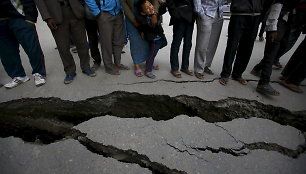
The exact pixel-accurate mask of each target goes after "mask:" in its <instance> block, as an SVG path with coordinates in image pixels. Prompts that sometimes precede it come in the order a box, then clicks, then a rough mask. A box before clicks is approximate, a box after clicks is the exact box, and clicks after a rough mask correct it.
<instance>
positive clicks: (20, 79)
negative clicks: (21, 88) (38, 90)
mask: <svg viewBox="0 0 306 174" xmlns="http://www.w3.org/2000/svg"><path fill="white" fill-rule="evenodd" d="M29 80H30V78H29V77H28V76H24V77H14V78H13V80H12V81H11V82H9V83H7V84H5V85H4V87H6V88H8V89H11V88H14V87H16V86H18V85H19V84H21V83H24V82H27V81H29Z"/></svg>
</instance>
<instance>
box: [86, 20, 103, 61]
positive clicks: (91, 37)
mask: <svg viewBox="0 0 306 174" xmlns="http://www.w3.org/2000/svg"><path fill="white" fill-rule="evenodd" d="M85 28H86V31H87V37H88V43H89V48H90V54H91V57H92V58H93V59H94V64H95V65H98V66H100V65H101V61H102V60H101V53H100V50H99V37H98V33H99V29H98V24H97V21H95V20H90V19H85Z"/></svg>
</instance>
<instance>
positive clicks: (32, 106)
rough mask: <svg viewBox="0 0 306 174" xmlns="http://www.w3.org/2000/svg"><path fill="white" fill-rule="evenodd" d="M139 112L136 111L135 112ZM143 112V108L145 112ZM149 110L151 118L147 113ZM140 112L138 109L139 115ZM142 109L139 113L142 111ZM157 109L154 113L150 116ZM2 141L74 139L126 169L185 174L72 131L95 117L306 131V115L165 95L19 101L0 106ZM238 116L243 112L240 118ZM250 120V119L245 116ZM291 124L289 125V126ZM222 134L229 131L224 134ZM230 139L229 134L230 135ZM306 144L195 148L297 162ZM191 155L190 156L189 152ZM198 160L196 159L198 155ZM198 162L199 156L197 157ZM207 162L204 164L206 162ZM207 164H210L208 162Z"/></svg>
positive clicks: (250, 103)
mask: <svg viewBox="0 0 306 174" xmlns="http://www.w3.org/2000/svg"><path fill="white" fill-rule="evenodd" d="M144 101H146V102H148V101H150V103H153V104H154V106H152V105H150V106H146V105H145V104H144V103H145V102H144ZM134 105H135V106H136V107H135V106H134ZM139 106H141V107H145V108H141V107H139ZM147 107H150V109H151V110H150V112H149V113H147V112H144V111H145V110H147V109H146V108H147ZM137 108H138V109H137ZM140 108H141V109H140ZM152 108H155V110H152ZM0 110H1V111H2V112H1V114H0V137H8V136H15V137H19V138H22V139H23V140H24V141H26V142H34V143H35V144H41V145H43V144H49V143H53V142H56V141H62V140H65V139H67V138H72V139H75V140H77V141H79V142H80V143H81V144H82V145H84V146H85V147H86V148H87V149H88V150H90V151H91V152H93V153H96V154H99V155H103V156H105V157H111V158H114V159H116V160H118V161H121V162H125V163H135V164H138V165H140V166H141V167H144V168H148V169H149V170H151V171H152V173H186V172H184V171H179V170H176V169H169V168H168V167H167V166H165V165H163V164H160V163H157V162H152V161H150V159H149V158H148V157H147V156H145V155H142V154H138V152H136V151H133V150H122V149H118V148H116V147H113V146H106V145H103V144H102V143H99V142H94V141H92V140H90V139H88V138H87V137H86V134H85V133H82V132H80V131H79V130H75V129H73V126H74V125H76V124H79V123H81V122H84V121H87V120H89V119H91V118H94V117H99V116H104V115H114V116H117V117H121V118H141V117H151V118H152V119H154V120H157V121H158V120H169V119H172V118H174V117H176V116H177V115H188V116H197V117H200V118H202V119H203V120H205V121H207V122H210V123H215V125H216V126H218V127H220V128H223V127H222V126H220V125H218V124H216V122H227V121H231V120H233V119H236V118H251V117H259V118H266V119H269V120H272V121H275V122H278V123H280V124H284V125H291V126H293V127H295V128H297V129H299V128H300V130H302V131H305V125H306V124H305V123H306V113H305V111H300V112H290V111H289V110H286V109H283V108H279V107H274V106H271V105H264V104H261V103H259V102H257V101H250V100H245V99H237V98H228V99H223V100H220V101H216V102H210V101H205V100H202V99H200V98H197V97H190V96H185V95H182V96H177V97H169V96H162V95H142V94H138V93H128V92H121V91H118V92H113V93H111V94H109V95H106V96H101V97H94V98H91V99H87V100H84V101H78V102H72V101H65V100H61V99H58V98H36V99H19V100H14V101H9V102H5V103H0ZM238 110H240V111H239V112H237V111H238ZM247 115H250V116H247ZM287 121H288V122H287ZM223 129H224V131H227V130H226V129H225V128H223ZM227 133H228V134H229V135H230V132H228V131H227ZM303 134H304V137H305V144H303V145H300V146H298V147H297V149H296V150H291V149H288V148H285V147H282V146H280V145H277V144H273V143H265V142H256V143H251V144H246V143H243V142H241V141H240V140H237V139H235V137H234V136H232V135H231V137H232V138H234V139H235V141H236V142H237V143H238V142H241V143H242V144H243V146H242V147H240V148H238V149H229V148H224V147H220V148H212V147H204V148H203V147H192V146H190V145H186V147H189V148H191V149H194V150H196V151H207V150H208V151H210V152H212V153H226V154H230V155H233V156H236V157H239V156H244V155H247V154H248V153H246V152H244V151H243V150H246V149H247V150H249V151H252V150H258V149H262V150H267V151H275V152H278V153H281V154H283V155H286V156H288V157H291V158H298V157H299V155H300V154H302V153H304V152H305V150H306V136H305V132H303ZM167 144H168V145H169V146H170V147H172V148H175V149H176V150H178V151H179V152H182V153H184V152H185V151H180V150H179V149H178V148H176V147H175V146H171V144H169V143H167ZM188 154H190V155H192V153H190V152H189V151H188ZM196 156H197V155H196ZM197 157H199V156H197ZM202 160H205V159H202ZM205 161H207V160H205Z"/></svg>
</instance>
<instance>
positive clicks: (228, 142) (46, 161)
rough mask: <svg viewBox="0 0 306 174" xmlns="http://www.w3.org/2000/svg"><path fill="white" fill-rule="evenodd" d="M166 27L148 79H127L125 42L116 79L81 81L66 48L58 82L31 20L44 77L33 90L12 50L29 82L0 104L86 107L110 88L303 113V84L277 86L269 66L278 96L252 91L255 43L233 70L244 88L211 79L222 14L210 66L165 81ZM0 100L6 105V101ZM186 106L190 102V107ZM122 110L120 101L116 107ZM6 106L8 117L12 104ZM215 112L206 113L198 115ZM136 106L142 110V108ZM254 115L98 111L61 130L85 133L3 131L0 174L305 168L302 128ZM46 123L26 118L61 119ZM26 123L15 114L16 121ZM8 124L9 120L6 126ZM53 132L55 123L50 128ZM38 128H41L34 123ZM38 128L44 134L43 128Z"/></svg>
mask: <svg viewBox="0 0 306 174" xmlns="http://www.w3.org/2000/svg"><path fill="white" fill-rule="evenodd" d="M168 24H169V16H168V15H167V14H166V15H165V16H164V24H163V27H164V30H165V34H166V37H167V39H168V45H167V46H166V47H165V48H164V49H162V50H160V52H159V53H158V55H157V57H156V63H158V65H159V67H160V69H159V70H158V71H154V73H155V74H156V76H157V77H156V79H154V80H152V79H149V78H147V77H145V76H144V77H140V78H139V77H136V76H135V75H134V72H133V62H132V59H131V56H130V53H129V45H127V46H126V47H125V48H124V51H126V53H124V54H122V63H123V64H125V65H128V66H129V67H130V68H131V70H127V71H121V75H119V76H114V75H109V74H106V73H105V71H104V67H103V66H102V67H101V68H100V69H98V70H97V71H96V72H97V76H96V77H87V76H86V75H84V74H82V72H81V69H80V67H79V61H78V57H77V54H73V55H74V58H75V61H76V64H77V76H76V78H75V80H74V81H73V82H72V83H71V84H69V85H65V84H64V83H63V80H64V77H65V73H64V71H63V66H62V63H61V60H60V57H59V54H58V51H57V50H56V49H55V47H56V45H55V42H54V40H53V38H52V35H51V32H50V31H49V29H48V28H47V25H46V24H45V23H44V22H42V21H41V19H40V21H39V22H38V24H37V26H36V27H37V31H38V33H39V38H40V42H41V45H42V48H43V51H44V54H45V60H46V68H47V83H46V84H45V85H43V86H41V87H35V85H34V80H33V77H32V76H31V67H30V64H29V61H28V58H27V56H26V54H25V53H24V51H23V50H22V49H21V51H20V54H21V57H22V62H23V65H24V68H25V70H26V73H27V75H28V76H30V78H31V80H30V81H29V82H26V83H24V84H21V85H20V86H18V87H16V88H14V89H5V88H4V87H2V88H0V102H1V103H3V102H8V101H12V100H17V102H18V99H23V98H38V97H43V98H47V97H56V98H60V99H62V100H69V101H73V102H78V101H81V100H85V103H86V99H89V98H92V97H98V96H105V95H108V94H110V93H112V92H115V91H126V92H136V93H139V94H141V95H165V96H169V97H176V96H180V95H186V96H191V97H197V98H199V99H201V100H205V101H219V100H222V99H227V98H229V97H234V98H238V99H246V103H248V102H247V101H248V100H255V101H258V102H260V103H263V104H264V106H266V105H272V106H269V107H272V108H273V109H276V110H277V108H278V107H282V108H285V109H288V110H290V111H305V110H306V82H305V81H303V83H302V86H301V88H302V89H303V90H304V91H305V93H303V94H297V93H294V92H292V91H289V90H288V89H286V88H284V87H282V86H280V85H279V84H278V82H279V76H280V72H281V71H277V70H274V71H273V74H272V77H271V81H272V83H271V85H272V86H273V87H274V88H275V89H277V90H279V91H280V93H281V95H280V96H278V97H272V96H265V95H262V94H259V93H257V92H256V91H255V88H256V85H257V81H258V78H257V77H254V76H253V75H251V74H250V71H251V69H252V68H253V66H254V65H255V64H256V63H258V62H259V61H260V59H261V58H262V56H263V49H264V45H265V43H264V42H259V41H258V40H256V41H255V45H254V50H253V54H252V57H251V60H250V63H249V66H248V67H247V70H246V71H245V73H244V74H243V77H244V78H245V79H247V80H248V84H247V85H246V86H243V85H241V84H239V83H238V82H236V81H233V80H230V82H229V84H228V86H222V85H220V84H219V82H218V78H219V74H220V72H221V68H222V63H223V56H224V51H225V47H226V40H227V26H228V20H225V21H224V25H223V29H222V33H221V38H220V42H219V46H218V49H217V52H216V55H215V58H214V61H213V64H212V67H211V69H212V71H213V72H214V73H215V75H207V74H205V77H204V79H202V80H199V79H197V78H196V77H194V76H188V75H185V74H182V78H181V79H177V78H175V77H173V76H172V75H171V74H170V62H169V54H170V45H171V41H172V27H169V26H168ZM195 36H196V27H195V31H194V36H193V38H194V39H193V47H192V51H191V56H190V57H191V58H190V69H191V70H192V68H193V57H194V48H195ZM303 37H305V36H301V37H300V38H299V40H298V42H297V43H296V44H295V46H294V48H293V49H292V50H291V51H289V52H288V53H287V54H285V55H284V56H283V57H282V58H281V63H282V64H283V65H285V64H286V62H287V61H288V59H289V58H290V56H291V55H292V53H293V51H294V50H295V49H296V48H297V46H298V44H299V43H300V42H301V40H302V39H303ZM91 63H92V62H91ZM9 81H10V78H9V77H8V76H7V75H6V73H5V71H4V69H3V67H2V65H0V83H3V84H4V83H7V82H9ZM111 100H112V98H110V101H111ZM113 100H115V99H113ZM127 100H128V97H127ZM229 101H231V98H229ZM143 102H144V103H145V102H146V101H143ZM150 102H154V100H152V101H151V100H150ZM150 102H147V103H145V104H146V105H149V106H150V105H152V103H150ZM235 102H236V101H233V103H235ZM1 103H0V104H1ZM114 103H115V102H114ZM128 103H129V102H128V101H127V105H126V107H129V105H128ZM186 103H188V102H186ZM236 103H239V102H236ZM2 105H4V106H6V105H7V108H10V109H12V107H11V106H12V105H10V103H7V104H6V103H4V104H2ZM20 105H22V102H20ZM37 105H40V103H37ZM190 105H191V106H193V105H196V103H195V102H194V103H192V104H190ZM223 105H226V104H224V103H220V104H217V106H219V107H223ZM14 106H15V105H14ZM109 106H110V107H111V106H112V105H111V104H110V105H109ZM141 106H142V105H139V107H141ZM152 106H153V105H152ZM244 106H247V107H249V108H252V103H251V104H248V105H246V104H245V103H243V104H241V107H244ZM94 107H99V106H94ZM122 107H123V108H124V107H125V106H124V104H123V106H122ZM16 108H17V109H16V114H17V112H18V107H16ZM59 108H60V104H59ZM29 110H31V107H29ZM218 111H219V110H214V111H213V110H212V111H210V110H208V112H218ZM143 112H144V113H149V114H150V110H149V109H148V110H144V111H143ZM282 112H283V111H282ZM220 113H221V111H220ZM237 113H239V110H237ZM254 113H255V114H254ZM254 113H253V112H246V113H245V114H246V115H248V114H250V115H251V116H250V118H249V117H247V116H246V117H242V118H241V117H240V118H234V119H232V120H230V121H215V122H211V121H207V120H205V119H202V118H200V117H197V116H194V115H193V116H192V117H191V115H177V116H175V117H174V118H172V119H167V120H155V119H152V118H154V113H151V118H150V117H149V118H141V115H140V116H139V115H137V117H135V118H130V117H128V118H123V117H122V116H121V117H119V116H118V115H116V114H113V115H107V114H106V115H101V117H98V116H95V117H93V118H91V119H89V120H86V121H84V122H82V123H78V124H74V125H71V126H68V127H69V129H73V130H75V131H79V132H81V133H83V134H85V135H83V134H82V135H78V136H76V137H74V136H73V135H69V136H64V137H65V138H63V139H60V140H56V141H53V142H51V143H41V142H40V141H39V138H37V141H34V142H33V141H27V140H26V139H24V138H23V139H20V138H21V137H22V136H19V135H17V134H14V133H13V132H14V131H13V130H12V134H11V135H10V136H1V137H2V138H0V154H1V155H0V173H1V174H11V173H14V174H19V173H20V174H21V173H22V174H24V173H43V174H49V173H50V174H51V173H80V174H81V173H105V174H109V173H118V174H119V173H137V174H138V173H139V174H143V173H158V172H161V173H301V174H302V173H305V172H306V165H305V164H306V154H305V148H306V138H305V132H303V130H301V129H300V130H299V129H298V128H297V127H295V126H294V124H290V123H288V124H287V123H281V121H279V122H278V121H275V119H271V117H267V118H265V117H261V118H258V116H257V114H256V112H255V111H254ZM37 114H38V115H39V113H37ZM263 115H265V114H263ZM2 116H3V115H2ZM42 117H43V116H42ZM0 118H1V113H0ZM273 120H274V121H273ZM0 121H1V119H0ZM32 121H33V120H32ZM53 121H54V120H47V121H45V120H43V119H37V120H34V122H36V123H37V124H33V125H39V124H40V123H41V125H44V124H49V123H51V122H52V124H54V125H57V126H58V125H61V124H62V123H61V122H60V121H54V122H55V123H53ZM4 123H5V122H4ZM27 124H28V123H27V122H26V119H25V125H27ZM29 125H32V124H29ZM41 127H44V126H41ZM18 128H19V127H18V126H16V130H17V129H18ZM56 128H57V127H56V126H55V130H56ZM33 129H34V128H33ZM40 129H41V130H44V128H40ZM46 130H47V128H46ZM16 132H18V131H16ZM47 132H52V131H50V130H49V129H48V131H47ZM84 139H85V140H84ZM296 154H298V155H296Z"/></svg>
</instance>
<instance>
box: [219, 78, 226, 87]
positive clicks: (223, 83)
mask: <svg viewBox="0 0 306 174" xmlns="http://www.w3.org/2000/svg"><path fill="white" fill-rule="evenodd" d="M219 83H220V84H221V85H223V86H226V85H227V83H228V78H226V77H220V79H219Z"/></svg>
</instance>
